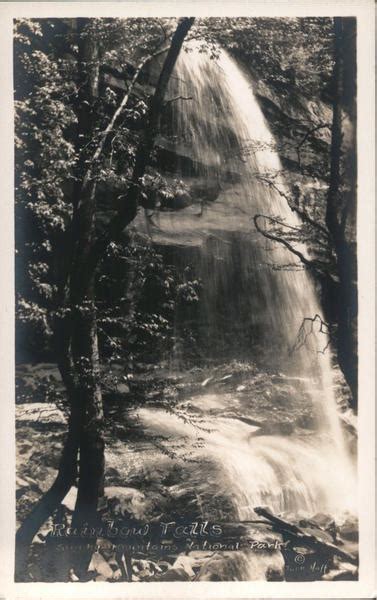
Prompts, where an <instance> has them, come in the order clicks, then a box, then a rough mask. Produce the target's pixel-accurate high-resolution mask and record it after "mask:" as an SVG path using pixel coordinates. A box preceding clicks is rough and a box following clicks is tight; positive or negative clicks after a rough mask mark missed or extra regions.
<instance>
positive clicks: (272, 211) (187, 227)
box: [140, 45, 356, 519]
mask: <svg viewBox="0 0 377 600" xmlns="http://www.w3.org/2000/svg"><path fill="white" fill-rule="evenodd" d="M170 94H171V98H180V99H177V100H175V101H174V102H171V104H170V105H171V115H170V119H171V120H170V132H169V133H170V139H169V141H167V138H166V141H165V142H164V140H163V139H161V144H164V143H166V145H169V147H170V148H172V147H173V149H174V152H175V153H176V154H177V155H179V156H180V157H181V160H182V165H183V164H186V163H189V164H191V165H192V166H191V169H192V173H191V175H192V178H193V179H194V177H195V178H196V179H197V180H198V179H199V180H200V181H202V182H205V183H207V184H208V183H210V185H211V186H212V187H213V186H215V187H217V189H218V196H217V198H216V200H214V201H212V203H211V204H210V205H208V206H204V207H203V208H202V210H201V213H200V215H198V207H197V206H196V207H188V208H186V209H184V210H181V211H178V212H176V213H174V212H172V213H161V214H160V216H159V217H158V219H159V223H158V225H159V230H156V231H155V232H153V237H154V239H155V240H156V241H158V242H159V243H169V242H171V241H172V240H174V241H175V243H176V244H178V245H182V246H184V245H186V246H195V247H196V248H197V249H198V255H199V259H198V260H197V265H196V269H197V272H198V273H199V276H201V278H202V279H203V281H204V282H205V286H204V291H203V314H202V319H203V322H204V323H205V326H206V328H207V331H208V337H209V346H211V344H213V345H215V343H216V340H217V341H218V340H219V339H220V345H221V339H222V344H223V347H227V344H228V341H227V338H226V335H225V333H224V330H225V325H224V322H225V320H226V319H228V321H229V322H230V324H231V327H233V328H234V331H235V332H236V333H235V334H234V337H235V338H236V339H234V340H233V343H231V344H230V346H229V348H228V350H229V353H230V354H231V353H232V351H233V352H235V351H236V350H237V336H238V333H237V331H238V332H243V333H245V332H247V336H248V339H249V343H250V347H251V349H252V348H253V344H255V348H258V350H257V351H256V352H258V351H259V349H261V352H262V353H263V352H264V353H265V356H266V358H265V360H269V353H268V350H269V349H270V350H272V353H270V359H271V361H272V360H274V361H275V362H274V364H275V365H278V368H279V370H280V372H282V373H284V374H285V375H286V376H287V377H291V378H292V379H293V378H294V377H297V378H298V379H300V381H301V383H300V385H301V386H302V389H303V390H304V392H305V394H306V395H307V397H308V401H309V402H310V403H311V404H312V408H313V413H314V415H315V422H316V425H315V431H314V432H313V434H312V435H310V436H306V437H305V436H304V437H303V436H301V437H300V436H299V435H295V434H292V435H291V436H284V437H283V436H281V435H269V436H268V435H262V436H253V428H250V427H249V426H247V425H245V424H243V423H240V422H239V421H238V422H237V421H234V420H233V421H232V420H230V419H227V418H218V419H217V420H216V423H215V424H214V423H212V426H213V428H214V431H213V432H212V433H208V434H204V438H205V454H207V455H211V456H212V457H213V459H214V460H215V461H217V463H218V464H220V465H221V466H222V470H223V473H224V477H225V478H227V480H228V481H229V484H230V486H231V488H232V492H233V494H234V495H235V497H236V502H237V510H238V516H239V517H240V518H243V519H245V518H250V515H252V508H253V507H255V506H258V505H261V504H267V505H269V506H270V507H271V508H272V509H273V510H274V511H276V512H278V513H282V512H292V511H296V512H297V513H299V512H300V511H303V512H306V513H311V514H313V513H314V512H316V511H328V512H329V513H332V514H334V513H340V512H341V511H343V510H345V509H347V510H351V511H354V510H355V496H356V493H355V473H354V465H353V464H352V459H351V458H350V456H349V453H348V449H347V447H346V444H345V441H344V436H343V432H342V427H341V425H340V420H339V415H338V412H337V407H336V399H335V395H334V391H333V374H332V367H331V359H330V353H329V352H324V353H321V352H320V350H321V349H323V347H324V346H325V345H326V342H327V339H326V337H324V336H323V334H321V333H320V332H318V331H317V333H315V332H314V334H313V335H311V336H309V337H308V339H307V342H306V344H305V345H304V346H303V347H301V348H300V349H299V350H297V351H296V352H294V353H293V354H290V353H289V349H290V348H292V346H293V344H294V342H295V339H296V336H297V333H298V330H299V328H300V325H301V324H302V323H303V320H304V319H305V318H306V317H314V315H316V314H321V308H320V306H319V302H318V299H317V294H316V290H315V287H314V284H313V282H312V280H311V278H310V276H309V275H308V273H307V271H305V270H304V269H302V268H300V266H299V264H297V263H296V265H295V266H294V267H292V268H288V269H287V268H285V265H287V264H292V263H293V262H294V260H293V257H292V254H291V253H290V252H289V251H288V250H286V249H285V248H284V247H283V246H282V245H280V244H278V243H274V242H268V241H267V240H266V239H264V238H263V236H262V235H261V234H260V233H258V232H256V230H255V227H254V223H253V216H254V215H255V214H263V215H266V216H272V217H278V218H279V220H280V221H282V222H284V223H285V224H286V225H289V226H290V227H297V228H299V227H300V221H299V218H298V217H297V216H296V215H295V214H294V213H293V212H292V211H291V209H290V208H289V206H288V203H287V201H286V199H285V198H284V197H283V195H282V194H281V193H279V192H278V191H277V188H279V189H280V190H281V191H283V192H285V191H286V190H285V188H284V180H283V175H282V166H281V163H280V160H279V157H278V154H277V152H276V151H275V149H274V140H273V138H272V136H271V133H270V131H269V128H268V126H267V124H266V121H265V119H264V117H263V114H262V111H261V109H260V107H259V105H258V102H257V100H256V98H255V96H254V94H253V90H252V84H251V81H250V80H249V78H248V77H247V76H246V75H245V74H244V73H243V71H242V70H241V68H240V67H239V66H238V65H237V63H236V62H235V61H234V60H233V59H232V58H231V57H230V56H229V55H228V54H227V53H226V52H225V51H222V50H220V51H219V56H218V58H217V59H215V60H211V59H210V58H209V57H208V56H207V55H206V54H205V53H200V52H199V51H198V49H197V48H196V47H195V45H192V46H191V47H189V52H187V53H186V52H182V53H181V55H180V58H179V59H178V63H177V66H176V69H175V74H174V77H173V79H172V83H171V86H170ZM184 98H190V99H184ZM171 134H173V136H174V140H173V142H172V141H171ZM182 168H183V167H182ZM185 168H186V173H185V175H186V179H187V180H188V181H189V180H190V172H189V173H187V166H186V167H185ZM271 179H272V180H273V182H274V186H270V185H266V180H271ZM297 244H299V242H296V247H297ZM300 251H301V252H303V253H304V254H305V253H306V249H305V247H303V246H302V245H301V246H300ZM235 277H236V279H235ZM178 325H179V324H178ZM240 335H241V333H240ZM216 336H217V337H216ZM221 336H223V338H221ZM239 339H241V338H239ZM272 355H274V357H275V358H274V357H273V356H272ZM205 403H206V395H203V396H202V397H201V406H205ZM140 418H141V419H142V421H144V423H145V424H146V426H147V427H148V426H149V427H152V428H153V427H154V428H155V429H156V430H158V431H164V432H165V433H166V431H168V432H170V435H171V434H176V435H182V436H186V437H189V438H191V439H195V438H196V437H198V432H197V431H195V428H191V427H190V426H189V425H187V424H184V423H183V422H182V421H180V420H179V419H177V418H175V417H174V416H169V415H168V416H167V415H166V414H164V415H160V414H159V413H158V412H157V413H156V412H153V414H152V413H151V412H149V411H148V410H147V409H143V410H141V411H140ZM210 422H211V417H210V415H208V423H209V424H210ZM200 435H201V436H202V437H203V433H200Z"/></svg>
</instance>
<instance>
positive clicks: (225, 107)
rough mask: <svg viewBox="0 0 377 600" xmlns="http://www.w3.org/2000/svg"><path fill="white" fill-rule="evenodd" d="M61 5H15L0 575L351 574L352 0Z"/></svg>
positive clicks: (28, 579)
mask: <svg viewBox="0 0 377 600" xmlns="http://www.w3.org/2000/svg"><path fill="white" fill-rule="evenodd" d="M51 4H53V3H51ZM188 8H189V7H188ZM194 13H195V11H193V12H192V14H194ZM50 14H51V16H42V17H39V16H31V17H30V16H28V15H27V14H26V13H25V17H22V16H17V17H14V18H13V19H12V28H13V33H12V38H13V39H12V52H13V68H12V78H13V81H12V87H13V91H14V99H13V111H14V123H13V127H14V173H13V176H14V204H13V210H14V250H15V259H14V271H15V273H14V281H15V284H14V285H15V288H14V311H15V326H14V331H15V334H14V335H15V384H14V385H15V432H14V433H15V449H16V463H15V468H16V490H15V493H16V504H15V509H16V527H15V533H14V544H15V557H14V572H13V574H12V577H13V581H14V582H15V583H27V584H40V583H71V584H74V583H87V584H89V583H90V584H95V583H96V582H97V583H98V582H102V583H103V582H109V583H128V584H133V583H149V584H153V583H158V582H159V583H164V582H185V583H189V582H223V583H225V582H266V584H267V587H268V584H269V583H270V582H281V583H282V585H285V584H286V583H289V582H290V583H297V584H298V583H311V584H312V583H313V582H358V580H359V519H360V516H361V515H360V510H362V508H360V497H359V495H358V493H359V492H358V490H359V483H360V477H359V468H360V461H359V441H358V440H359V434H360V435H361V432H360V428H359V425H358V413H359V410H364V411H366V410H369V409H368V408H366V407H368V406H369V403H371V402H372V400H373V399H372V398H371V397H368V395H367V394H364V395H363V394H362V393H360V389H361V387H360V381H359V373H360V364H359V362H360V351H359V350H360V327H359V313H360V308H359V307H360V304H359V300H360V289H359V285H360V282H359V266H360V262H359V263H358V248H359V242H360V231H359V229H358V214H359V211H358V208H360V203H362V204H363V203H364V202H367V201H368V202H369V201H370V200H371V199H369V200H368V198H365V196H364V197H363V198H361V197H359V196H360V194H359V193H358V190H359V180H358V174H359V163H360V160H358V159H359V153H358V143H357V140H358V105H359V102H360V93H359V86H358V69H359V62H358V58H359V57H358V40H359V38H358V36H359V35H360V34H359V26H358V19H357V16H351V15H347V16H334V15H333V16H326V14H325V13H324V15H325V16H268V15H267V16H238V15H237V14H235V15H234V16H190V11H189V10H188V11H187V16H124V17H122V16H120V17H118V16H98V17H97V16H72V15H70V14H69V13H67V14H68V16H55V15H54V11H53V10H51V11H50ZM78 15H79V13H78ZM371 201H373V199H372V200H371ZM372 323H373V320H372V321H371V324H372ZM360 407H364V408H361V409H360ZM364 414H365V412H364ZM283 582H284V583H283ZM68 589H71V588H68ZM80 589H81V590H82V593H84V594H85V593H88V594H89V592H85V589H86V586H85V587H81V588H80ZM90 589H93V588H92V586H91V587H90ZM111 589H113V588H111ZM129 589H130V590H131V593H132V589H133V586H132V585H131V586H130V588H129ZM151 590H152V588H151ZM67 593H68V592H67ZM151 594H152V591H151ZM88 597H89V596H88ZM291 597H293V596H291Z"/></svg>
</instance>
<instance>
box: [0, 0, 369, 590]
mask: <svg viewBox="0 0 377 600" xmlns="http://www.w3.org/2000/svg"><path fill="white" fill-rule="evenodd" d="M191 15H193V16H217V17H220V16H276V17H279V16H334V15H337V16H347V15H352V16H357V19H358V36H357V39H358V42H357V51H358V261H359V263H358V264H359V357H360V410H359V432H360V433H359V490H358V497H359V509H360V511H359V515H360V559H361V565H360V579H359V581H358V582H310V583H306V584H305V583H287V582H282V583H275V582H268V583H267V582H239V583H230V582H229V583H224V582H221V583H204V582H195V583H132V584H127V583H119V584H109V583H87V584H74V583H69V584H64V583H63V584H61V583H56V584H36V583H34V584H21V583H19V584H14V583H13V555H14V531H15V502H14V491H15V489H14V479H15V475H14V473H15V439H14V405H13V398H14V360H13V356H14V333H13V329H14V323H13V311H14V303H13V270H14V267H13V248H14V239H13V172H14V165H13V116H12V115H13V110H12V19H13V18H14V17H17V16H18V17H69V16H90V17H101V16H114V17H116V16H119V17H127V16H144V17H148V16H191ZM0 17H1V34H0V35H1V41H0V75H1V87H0V93H1V100H2V102H1V111H0V140H1V148H2V159H1V161H0V190H1V195H0V198H1V213H0V215H1V218H2V221H3V223H4V224H3V226H2V228H1V233H0V245H1V252H0V277H1V280H0V281H1V293H0V336H1V337H0V369H1V370H0V383H1V390H2V392H3V393H2V395H1V401H0V449H1V453H0V456H1V457H2V458H3V459H5V460H3V461H2V465H3V466H2V468H1V482H2V485H1V496H0V598H1V597H5V598H6V599H7V600H8V599H9V600H10V599H16V598H17V599H20V600H21V599H22V600H24V599H26V598H38V599H42V598H43V599H44V598H46V599H47V598H48V599H49V600H53V599H56V600H58V599H59V600H60V599H63V598H76V599H80V600H84V598H104V597H106V598H114V599H115V598H122V599H124V598H127V599H128V600H131V599H132V598H143V599H144V600H147V599H148V598H150V599H152V598H153V599H158V598H164V599H165V598H171V599H173V598H174V599H175V600H178V599H190V600H192V599H193V598H202V599H203V600H204V599H210V598H224V599H225V598H260V597H262V596H263V598H373V597H375V596H376V595H377V589H376V587H375V586H376V583H375V582H376V576H375V575H376V573H375V535H374V531H375V512H374V510H375V509H374V498H375V487H374V483H375V479H374V469H373V464H374V456H375V452H374V448H375V446H374V440H375V427H374V423H375V421H374V414H375V409H374V398H375V385H374V373H375V369H374V355H375V349H374V339H375V336H374V332H375V316H374V310H373V307H374V300H375V254H374V235H375V218H374V215H375V213H374V198H375V177H374V175H375V173H374V164H375V146H374V143H375V120H374V110H373V106H374V102H375V95H374V85H373V83H374V52H373V48H374V3H373V0H355V1H348V2H342V1H341V0H339V1H336V0H323V1H318V0H317V1H316V2H309V1H305V0H302V1H301V2H297V1H296V2H289V0H266V1H264V2H252V1H249V2H247V1H237V2H231V1H230V0H228V1H226V2H222V3H221V4H220V2H219V1H217V2H214V1H213V0H210V1H208V0H207V2H204V1H203V2H201V1H200V0H199V1H197V0H192V1H191V2H185V1H182V2H171V1H166V2H165V1H161V0H160V1H159V2H157V1H155V0H150V1H149V2H127V1H126V2H122V1H119V2H0Z"/></svg>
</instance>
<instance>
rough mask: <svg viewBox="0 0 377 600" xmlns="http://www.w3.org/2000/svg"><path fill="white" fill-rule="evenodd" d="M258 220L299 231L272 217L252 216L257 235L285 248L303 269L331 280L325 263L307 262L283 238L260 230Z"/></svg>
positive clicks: (300, 253) (307, 260)
mask: <svg viewBox="0 0 377 600" xmlns="http://www.w3.org/2000/svg"><path fill="white" fill-rule="evenodd" d="M258 219H267V220H269V221H270V222H271V223H275V224H278V225H281V226H283V227H287V228H289V229H293V230H296V231H300V230H299V229H298V228H297V227H293V226H292V225H287V224H286V223H283V222H281V221H278V220H277V219H274V218H273V217H269V216H268V215H262V214H257V215H254V216H253V221H254V225H255V228H256V230H257V231H258V232H259V233H261V234H262V235H263V236H264V237H266V238H268V239H269V240H272V241H273V242H278V243H279V244H282V245H283V246H285V248H287V249H288V250H289V251H290V252H292V254H294V255H295V256H297V257H298V258H299V259H300V261H301V262H302V264H303V265H305V267H307V268H308V269H310V270H311V271H314V272H317V273H318V274H319V275H321V276H322V277H330V278H332V276H331V274H330V273H329V270H328V268H326V267H327V265H326V263H323V265H321V261H319V260H309V259H308V258H306V256H304V254H303V253H302V252H300V251H299V250H297V248H294V246H292V244H290V243H289V242H288V241H287V240H285V239H284V238H282V237H279V236H277V235H274V234H273V233H270V232H268V231H266V230H265V229H262V228H261V227H260V225H259V223H258Z"/></svg>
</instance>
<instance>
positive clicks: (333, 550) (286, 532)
mask: <svg viewBox="0 0 377 600" xmlns="http://www.w3.org/2000/svg"><path fill="white" fill-rule="evenodd" d="M254 512H255V513H256V514H257V515H259V516H261V517H264V518H265V519H267V520H268V521H269V522H270V523H271V525H272V526H273V527H272V529H273V530H274V531H276V532H278V533H281V534H282V535H283V536H285V537H287V538H289V539H291V540H293V541H295V545H300V546H306V547H308V548H312V549H313V550H316V551H319V552H321V551H322V552H325V553H327V554H328V555H330V556H331V555H336V556H338V557H339V558H342V559H343V560H347V561H348V562H350V563H352V564H353V565H357V564H358V559H357V558H356V557H355V556H353V555H352V554H349V553H348V552H344V551H343V550H341V549H340V548H338V546H335V545H334V544H330V543H326V542H323V541H322V540H319V539H318V538H317V537H316V536H314V535H308V534H307V533H305V531H303V530H302V529H300V528H299V527H297V525H292V524H291V523H288V522H287V521H284V520H283V519H281V518H280V517H276V516H275V515H273V514H272V513H270V512H269V511H268V510H267V509H266V508H263V507H260V506H258V507H256V508H254ZM296 541H297V544H296Z"/></svg>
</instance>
